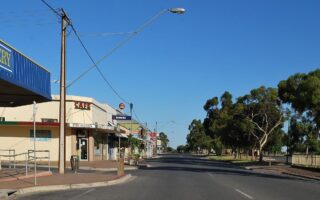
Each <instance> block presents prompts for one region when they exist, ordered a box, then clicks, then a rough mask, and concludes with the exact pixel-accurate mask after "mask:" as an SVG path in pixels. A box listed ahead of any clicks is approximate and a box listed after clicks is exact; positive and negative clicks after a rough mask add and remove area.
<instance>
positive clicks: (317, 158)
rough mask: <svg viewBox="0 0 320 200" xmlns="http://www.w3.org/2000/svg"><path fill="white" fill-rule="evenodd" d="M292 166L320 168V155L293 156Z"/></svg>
mask: <svg viewBox="0 0 320 200" xmlns="http://www.w3.org/2000/svg"><path fill="white" fill-rule="evenodd" d="M292 165H297V166H304V167H313V168H320V155H297V154H294V155H292Z"/></svg>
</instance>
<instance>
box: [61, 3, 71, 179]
mask: <svg viewBox="0 0 320 200" xmlns="http://www.w3.org/2000/svg"><path fill="white" fill-rule="evenodd" d="M69 25H70V20H69V18H68V16H67V14H66V13H65V12H64V10H63V9H61V68H60V110H59V122H60V135H59V173H60V174H64V171H65V166H66V146H65V143H66V30H67V28H68V26H69Z"/></svg>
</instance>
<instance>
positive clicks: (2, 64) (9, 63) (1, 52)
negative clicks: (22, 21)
mask: <svg viewBox="0 0 320 200" xmlns="http://www.w3.org/2000/svg"><path fill="white" fill-rule="evenodd" d="M12 54H13V51H12V50H11V49H10V48H9V47H7V46H6V45H4V44H2V43H0V68H2V69H4V70H6V71H9V72H11V73H12V72H13V55H12Z"/></svg>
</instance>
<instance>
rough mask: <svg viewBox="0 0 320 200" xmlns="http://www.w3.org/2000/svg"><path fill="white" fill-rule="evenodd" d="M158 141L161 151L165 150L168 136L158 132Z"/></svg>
mask: <svg viewBox="0 0 320 200" xmlns="http://www.w3.org/2000/svg"><path fill="white" fill-rule="evenodd" d="M159 139H160V140H161V147H162V149H164V150H166V149H167V147H168V144H169V139H168V136H167V135H166V134H165V133H164V132H160V133H159Z"/></svg>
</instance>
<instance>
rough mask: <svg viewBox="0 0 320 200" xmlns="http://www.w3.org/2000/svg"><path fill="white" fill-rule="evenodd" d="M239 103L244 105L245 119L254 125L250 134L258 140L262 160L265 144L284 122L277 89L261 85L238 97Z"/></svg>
mask: <svg viewBox="0 0 320 200" xmlns="http://www.w3.org/2000/svg"><path fill="white" fill-rule="evenodd" d="M238 103H239V104H241V105H242V106H243V114H244V116H245V119H246V120H247V121H248V122H250V123H251V125H252V126H253V127H254V128H253V129H250V133H249V134H250V135H252V136H253V137H254V138H255V140H256V141H257V145H258V149H259V155H260V157H259V160H260V161H262V159H263V152H262V150H263V148H264V146H265V145H266V144H267V142H268V140H269V139H270V137H271V136H272V134H275V133H276V132H277V131H279V129H281V127H282V126H283V122H284V114H283V111H282V106H281V102H280V100H279V98H278V92H277V89H275V88H266V87H264V86H261V87H259V88H257V89H253V90H251V91H250V94H247V95H245V96H243V97H240V98H238Z"/></svg>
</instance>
